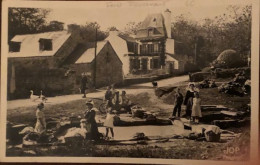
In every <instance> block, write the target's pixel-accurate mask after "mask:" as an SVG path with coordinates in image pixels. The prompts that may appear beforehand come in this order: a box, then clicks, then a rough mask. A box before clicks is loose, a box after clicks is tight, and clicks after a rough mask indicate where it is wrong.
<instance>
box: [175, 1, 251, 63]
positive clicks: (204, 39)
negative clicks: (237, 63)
mask: <svg viewBox="0 0 260 165" xmlns="http://www.w3.org/2000/svg"><path fill="white" fill-rule="evenodd" d="M251 10H252V6H244V7H240V6H228V7H227V9H226V12H225V14H223V15H220V16H216V17H215V18H214V19H209V18H207V19H204V20H203V22H201V23H198V22H194V21H192V20H191V19H189V17H187V16H184V15H180V16H176V18H175V20H176V21H175V22H174V23H172V37H173V38H174V39H176V40H178V41H181V42H183V43H184V45H186V48H187V49H188V50H189V51H187V52H186V53H187V54H190V55H194V54H195V53H196V55H197V62H198V64H199V65H200V66H203V65H207V64H208V63H209V62H211V61H212V60H214V59H215V58H216V57H217V55H219V54H220V53H221V52H222V51H224V50H226V49H234V50H235V51H237V53H238V54H239V55H244V56H245V55H246V56H247V55H248V54H249V52H250V49H251V22H252V17H251ZM195 48H196V49H195Z"/></svg>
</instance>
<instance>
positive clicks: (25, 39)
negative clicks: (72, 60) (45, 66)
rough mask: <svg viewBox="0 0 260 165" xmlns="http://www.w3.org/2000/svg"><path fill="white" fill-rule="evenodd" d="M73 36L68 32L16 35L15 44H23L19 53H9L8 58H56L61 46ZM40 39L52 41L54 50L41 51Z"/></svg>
mask: <svg viewBox="0 0 260 165" xmlns="http://www.w3.org/2000/svg"><path fill="white" fill-rule="evenodd" d="M70 36H71V34H70V33H68V31H65V30H64V31H55V32H45V33H37V34H25V35H16V36H15V37H14V38H12V40H11V41H13V42H21V47H20V51H19V52H9V53H8V57H37V56H54V55H55V53H56V52H57V51H58V50H59V49H60V48H61V46H62V45H63V44H64V43H65V41H67V39H68V38H69V37H70ZM40 39H51V40H52V50H50V51H40V49H39V40H40Z"/></svg>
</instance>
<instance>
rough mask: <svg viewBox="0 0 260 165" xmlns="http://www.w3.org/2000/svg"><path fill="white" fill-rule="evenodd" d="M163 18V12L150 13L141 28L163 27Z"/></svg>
mask: <svg viewBox="0 0 260 165" xmlns="http://www.w3.org/2000/svg"><path fill="white" fill-rule="evenodd" d="M163 20H164V18H163V15H162V14H161V13H155V14H149V15H148V16H147V17H146V18H145V19H144V21H143V22H142V24H141V27H140V29H147V28H151V27H153V28H159V27H163Z"/></svg>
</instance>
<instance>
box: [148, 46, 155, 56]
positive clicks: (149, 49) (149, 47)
mask: <svg viewBox="0 0 260 165" xmlns="http://www.w3.org/2000/svg"><path fill="white" fill-rule="evenodd" d="M151 53H154V45H153V44H148V54H151Z"/></svg>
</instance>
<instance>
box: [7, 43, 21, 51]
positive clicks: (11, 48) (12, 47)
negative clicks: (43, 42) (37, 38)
mask: <svg viewBox="0 0 260 165" xmlns="http://www.w3.org/2000/svg"><path fill="white" fill-rule="evenodd" d="M20 49H21V42H11V43H10V44H9V52H20Z"/></svg>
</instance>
